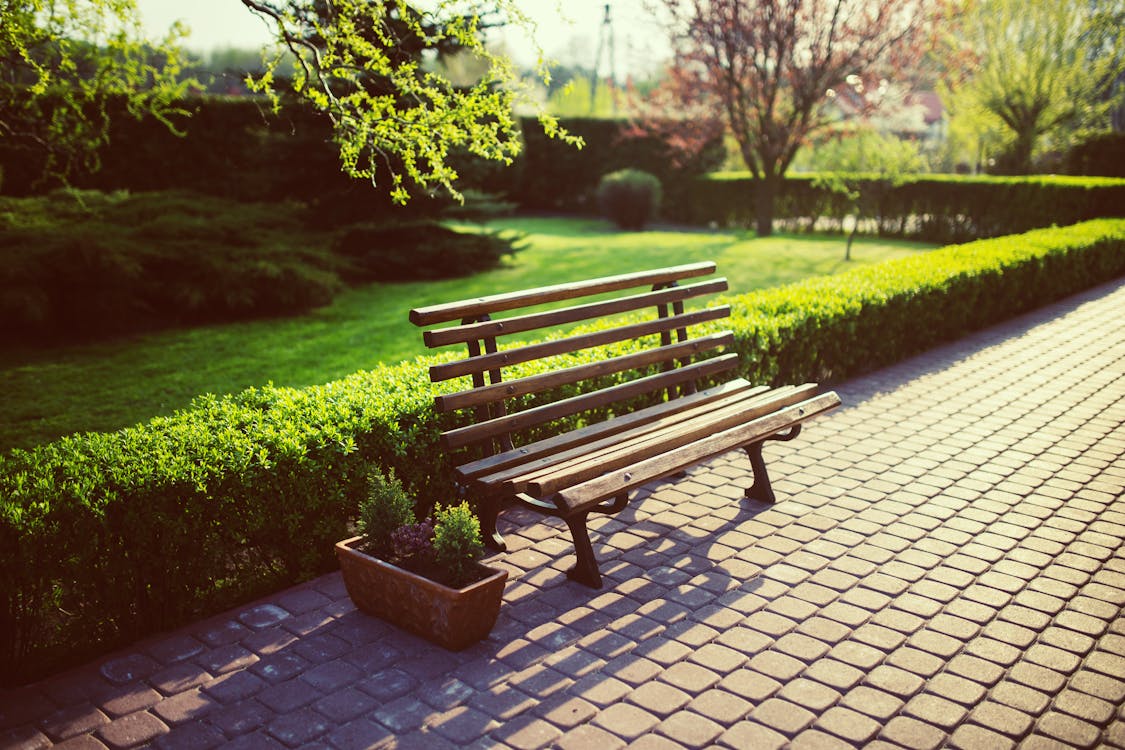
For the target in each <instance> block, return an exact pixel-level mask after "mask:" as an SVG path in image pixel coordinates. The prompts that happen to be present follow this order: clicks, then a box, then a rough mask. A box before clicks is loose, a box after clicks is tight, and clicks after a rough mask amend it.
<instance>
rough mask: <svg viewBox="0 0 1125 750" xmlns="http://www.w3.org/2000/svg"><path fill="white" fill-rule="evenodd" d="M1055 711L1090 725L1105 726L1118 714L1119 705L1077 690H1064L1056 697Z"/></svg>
mask: <svg viewBox="0 0 1125 750" xmlns="http://www.w3.org/2000/svg"><path fill="white" fill-rule="evenodd" d="M1054 707H1055V710H1057V711H1061V712H1062V713H1065V714H1069V715H1071V716H1073V717H1075V718H1077V719H1082V720H1083V721H1085V722H1089V723H1090V724H1096V725H1099V726H1105V725H1106V724H1108V723H1109V721H1110V719H1112V718H1113V715H1114V713H1116V712H1117V705H1115V704H1113V703H1109V702H1108V701H1103V700H1101V699H1100V698H1095V697H1094V696H1092V695H1087V694H1086V693H1080V692H1077V691H1075V690H1064V691H1062V692H1061V693H1059V694H1058V696H1056V697H1055V701H1054Z"/></svg>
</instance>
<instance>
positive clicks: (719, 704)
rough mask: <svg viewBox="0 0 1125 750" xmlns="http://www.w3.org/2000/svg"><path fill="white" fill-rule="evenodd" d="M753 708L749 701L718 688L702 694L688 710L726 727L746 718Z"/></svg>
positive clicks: (690, 704)
mask: <svg viewBox="0 0 1125 750" xmlns="http://www.w3.org/2000/svg"><path fill="white" fill-rule="evenodd" d="M753 707H754V706H753V704H752V703H750V702H749V701H746V700H743V699H742V698H740V697H739V696H737V695H734V694H733V693H730V692H727V691H726V690H720V689H718V688H716V689H712V690H708V691H706V692H704V693H702V694H700V695H699V696H697V697H696V698H695V699H693V700H692V701H691V703H689V704H688V708H689V709H691V710H692V711H694V712H695V713H697V714H700V715H702V716H706V717H708V718H711V719H713V720H715V721H717V722H719V723H720V724H722V725H723V726H725V727H729V726H733V725H734V724H735V723H737V722H739V721H741V720H742V719H744V718H746V716H747V715H748V714H749V713H750V711H751V709H753Z"/></svg>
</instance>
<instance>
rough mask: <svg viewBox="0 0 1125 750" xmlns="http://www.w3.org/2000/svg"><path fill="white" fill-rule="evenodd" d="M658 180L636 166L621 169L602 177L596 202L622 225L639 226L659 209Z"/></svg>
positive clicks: (614, 221) (606, 214)
mask: <svg viewBox="0 0 1125 750" xmlns="http://www.w3.org/2000/svg"><path fill="white" fill-rule="evenodd" d="M661 193H662V190H661V187H660V180H658V179H656V177H654V176H653V175H651V174H649V173H648V172H642V171H641V170H639V169H622V170H619V171H617V172H610V173H609V174H607V175H605V176H604V177H602V180H601V182H600V183H599V184H598V193H597V196H598V206H599V207H600V208H601V210H602V213H603V214H604V215H605V216H606V218H608V219H609V220H610V221H612V222H613V223H614V224H616V225H617V226H619V227H620V228H622V229H642V228H643V227H644V225H645V224H647V223H648V222H649V221H650V220H651V219H652V218H653V217H654V216H655V215H656V212H657V211H658V210H659V209H660V198H661Z"/></svg>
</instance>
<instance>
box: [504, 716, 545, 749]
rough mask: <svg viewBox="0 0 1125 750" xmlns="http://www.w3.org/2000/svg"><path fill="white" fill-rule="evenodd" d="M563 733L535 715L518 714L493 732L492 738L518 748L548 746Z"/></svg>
mask: <svg viewBox="0 0 1125 750" xmlns="http://www.w3.org/2000/svg"><path fill="white" fill-rule="evenodd" d="M561 735H562V732H561V731H560V730H559V729H558V728H557V726H553V725H552V724H550V723H548V722H546V721H543V720H542V719H539V717H537V716H533V715H526V716H516V717H514V719H513V720H512V721H508V722H504V723H503V724H502V725H501V726H499V728H497V729H496V730H494V731H493V732H492V738H494V739H495V740H496V741H498V742H502V743H503V744H504V747H511V748H515V749H516V750H538V749H539V748H546V747H548V746H550V744H551V742H553V741H555V740H556V739H558V738H559V737H561Z"/></svg>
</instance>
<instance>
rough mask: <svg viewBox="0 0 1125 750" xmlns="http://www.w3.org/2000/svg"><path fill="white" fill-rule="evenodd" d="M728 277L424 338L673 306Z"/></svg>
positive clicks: (493, 332) (461, 337)
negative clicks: (658, 306)
mask: <svg viewBox="0 0 1125 750" xmlns="http://www.w3.org/2000/svg"><path fill="white" fill-rule="evenodd" d="M727 288H728V286H727V280H726V279H714V280H711V281H704V282H701V283H698V284H688V285H687V286H675V287H670V288H668V289H661V290H659V291H655V292H645V293H644V294H635V295H631V296H628V297H618V298H616V299H611V300H605V301H602V302H590V303H587V304H584V305H575V306H573V307H564V308H561V309H558V310H548V311H546V312H539V313H532V314H530V315H518V316H512V317H510V318H504V319H502V320H487V321H484V322H481V323H467V324H465V325H459V326H453V327H451V328H436V329H434V330H432V331H423V332H422V340H423V341H424V342H425V344H426V346H427V347H429V348H431V349H433V348H434V347H438V346H448V345H450V344H463V343H466V342H468V341H472V340H473V339H487V338H499V337H500V336H505V335H510V334H515V333H526V332H528V331H536V330H539V329H540V328H553V327H556V326H562V325H567V324H568V323H578V322H580V321H583V320H595V319H597V318H602V317H605V316H607V315H619V314H621V313H625V312H631V311H634V310H643V309H644V308H647V307H656V306H657V305H670V304H673V303H676V302H683V301H684V300H688V299H692V298H694V297H703V296H706V295H709V294H718V293H719V292H725V291H726V290H727Z"/></svg>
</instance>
